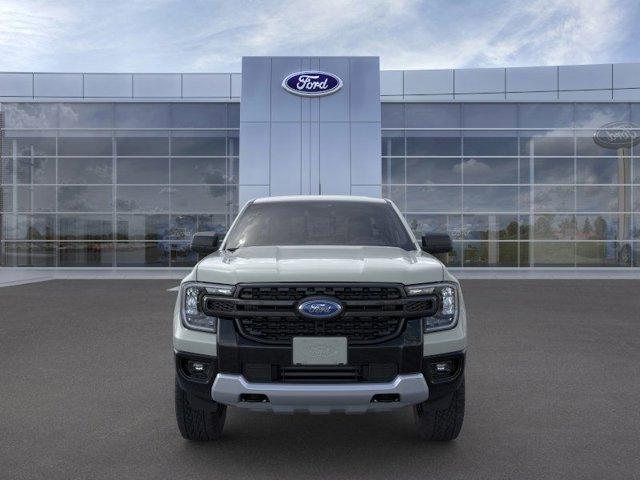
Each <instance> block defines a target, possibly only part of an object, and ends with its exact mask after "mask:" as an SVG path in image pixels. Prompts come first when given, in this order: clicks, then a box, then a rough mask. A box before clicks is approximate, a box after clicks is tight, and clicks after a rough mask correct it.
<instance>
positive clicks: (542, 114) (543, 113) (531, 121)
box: [518, 103, 573, 155]
mask: <svg viewBox="0 0 640 480" xmlns="http://www.w3.org/2000/svg"><path fill="white" fill-rule="evenodd" d="M518 115H519V117H518V124H519V126H520V128H571V127H573V104H570V103H566V104H564V103H555V104H551V103H522V104H520V105H519V107H518ZM555 155H559V154H557V153H556V154H555Z"/></svg>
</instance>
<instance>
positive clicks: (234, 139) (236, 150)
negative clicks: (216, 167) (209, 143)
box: [227, 130, 240, 157]
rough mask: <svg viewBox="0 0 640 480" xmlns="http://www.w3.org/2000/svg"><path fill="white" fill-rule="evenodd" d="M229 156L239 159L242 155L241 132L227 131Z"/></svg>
mask: <svg viewBox="0 0 640 480" xmlns="http://www.w3.org/2000/svg"><path fill="white" fill-rule="evenodd" d="M227 155H229V156H230V157H237V156H238V155H240V132H239V131H238V130H227Z"/></svg>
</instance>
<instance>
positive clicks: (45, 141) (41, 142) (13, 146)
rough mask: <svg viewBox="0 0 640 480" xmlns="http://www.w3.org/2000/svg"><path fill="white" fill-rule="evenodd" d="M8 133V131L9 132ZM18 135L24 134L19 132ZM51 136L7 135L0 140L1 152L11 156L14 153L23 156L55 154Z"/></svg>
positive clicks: (54, 140)
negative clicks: (0, 141)
mask: <svg viewBox="0 0 640 480" xmlns="http://www.w3.org/2000/svg"><path fill="white" fill-rule="evenodd" d="M9 133H10V132H9ZM19 135H24V132H20V133H19ZM49 135H51V136H47V137H45V136H43V137H39V136H30V137H26V136H25V137H13V136H7V137H5V138H4V139H3V140H2V154H3V155H7V156H11V155H13V154H14V152H15V154H16V155H17V156H24V157H43V156H46V155H55V154H56V139H55V137H53V134H49Z"/></svg>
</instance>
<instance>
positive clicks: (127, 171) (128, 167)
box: [116, 157, 169, 185]
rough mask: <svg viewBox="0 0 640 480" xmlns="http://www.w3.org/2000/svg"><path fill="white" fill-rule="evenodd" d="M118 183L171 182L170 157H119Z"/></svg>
mask: <svg viewBox="0 0 640 480" xmlns="http://www.w3.org/2000/svg"><path fill="white" fill-rule="evenodd" d="M116 164H117V168H116V171H117V172H118V183H119V184H121V185H123V184H136V185H140V184H145V183H156V184H158V183H169V159H168V158H135V157H133V158H123V157H118V159H117V162H116Z"/></svg>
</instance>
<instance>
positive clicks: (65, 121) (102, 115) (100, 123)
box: [60, 103, 113, 128]
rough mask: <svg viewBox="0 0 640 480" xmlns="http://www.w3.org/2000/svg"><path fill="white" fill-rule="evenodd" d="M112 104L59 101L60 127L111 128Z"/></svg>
mask: <svg viewBox="0 0 640 480" xmlns="http://www.w3.org/2000/svg"><path fill="white" fill-rule="evenodd" d="M112 126H113V105H112V104H111V103H61V104H60V127H62V128H74V127H75V128H78V127H90V128H111V127H112Z"/></svg>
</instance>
